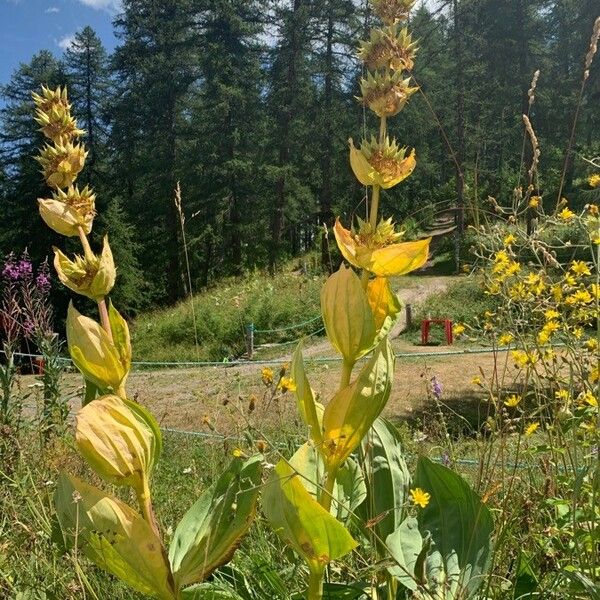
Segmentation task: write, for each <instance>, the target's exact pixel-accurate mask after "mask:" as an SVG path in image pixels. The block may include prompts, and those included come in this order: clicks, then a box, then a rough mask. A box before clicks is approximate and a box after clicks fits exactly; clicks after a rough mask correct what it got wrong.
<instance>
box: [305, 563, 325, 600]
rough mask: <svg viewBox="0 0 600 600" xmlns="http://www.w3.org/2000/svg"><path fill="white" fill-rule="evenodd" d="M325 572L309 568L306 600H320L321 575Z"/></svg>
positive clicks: (321, 591)
mask: <svg viewBox="0 0 600 600" xmlns="http://www.w3.org/2000/svg"><path fill="white" fill-rule="evenodd" d="M324 574H325V571H324V570H323V569H322V568H316V567H315V568H313V567H311V568H310V576H309V579H308V596H307V600H321V599H322V598H323V575H324Z"/></svg>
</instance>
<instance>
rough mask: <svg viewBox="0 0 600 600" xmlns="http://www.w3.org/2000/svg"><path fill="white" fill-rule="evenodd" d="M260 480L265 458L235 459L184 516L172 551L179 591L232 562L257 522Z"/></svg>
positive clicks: (170, 556) (176, 532) (174, 537)
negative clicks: (243, 540) (247, 533)
mask: <svg viewBox="0 0 600 600" xmlns="http://www.w3.org/2000/svg"><path fill="white" fill-rule="evenodd" d="M261 476H262V456H260V455H257V456H253V457H252V458H249V459H248V460H246V461H243V460H242V459H240V458H235V459H234V460H233V462H232V463H231V465H230V466H229V468H228V469H227V470H226V471H225V472H224V473H223V474H222V475H221V476H220V477H219V479H218V480H217V481H216V482H215V483H214V484H213V485H212V486H211V487H210V488H209V489H208V490H206V491H205V492H204V493H203V494H202V496H200V498H199V500H198V501H197V502H196V503H195V504H194V505H193V506H192V507H191V508H190V509H189V510H188V512H187V513H186V514H185V515H184V517H183V519H182V520H181V522H180V523H179V525H178V526H177V529H176V530H175V534H174V536H173V541H172V542H171V545H170V547H169V561H170V563H171V568H172V569H173V574H174V577H175V582H176V585H177V587H178V588H181V587H182V586H185V585H190V584H192V583H197V582H200V581H204V580H205V579H206V578H207V577H208V576H209V575H210V574H211V573H212V572H213V571H214V570H215V569H216V568H217V567H219V566H221V565H223V564H225V563H226V562H228V561H229V560H230V559H231V557H232V556H233V553H234V552H235V550H236V548H237V547H238V545H239V541H240V538H241V537H242V536H243V535H244V534H245V533H246V531H247V530H248V528H249V527H250V524H251V523H252V520H253V519H254V514H255V510H256V501H257V499H258V492H259V489H260V483H261Z"/></svg>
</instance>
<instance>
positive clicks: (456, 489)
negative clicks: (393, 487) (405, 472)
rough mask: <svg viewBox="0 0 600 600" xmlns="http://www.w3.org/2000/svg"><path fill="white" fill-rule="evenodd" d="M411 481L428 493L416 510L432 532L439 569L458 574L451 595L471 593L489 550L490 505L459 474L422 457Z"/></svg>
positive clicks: (423, 526)
mask: <svg viewBox="0 0 600 600" xmlns="http://www.w3.org/2000/svg"><path fill="white" fill-rule="evenodd" d="M414 485H415V486H417V487H420V488H421V489H423V490H424V491H426V492H428V493H429V494H430V495H431V499H430V501H429V504H428V505H427V506H426V507H425V508H424V509H422V510H420V511H419V516H418V519H419V529H420V530H421V532H423V533H424V532H426V531H428V532H430V534H431V538H432V541H433V543H434V544H435V548H434V549H435V550H436V551H437V552H439V554H440V556H441V561H442V563H443V565H442V566H443V569H442V567H438V570H443V571H444V572H445V577H446V578H448V577H452V576H456V577H457V578H458V580H457V585H456V592H455V595H454V596H451V597H452V598H456V597H458V598H460V599H461V600H466V599H467V598H472V597H474V596H475V594H476V593H477V589H478V588H479V586H480V585H481V584H482V583H483V579H484V577H485V574H486V571H487V568H488V564H489V559H490V554H491V550H492V542H491V535H492V530H493V522H492V516H491V513H490V511H489V509H488V508H487V506H486V505H485V504H483V502H482V501H481V499H480V498H479V496H477V494H475V492H473V490H472V489H471V488H470V487H469V485H468V484H467V482H466V481H465V480H464V479H463V478H462V477H460V476H459V475H457V474H456V473H454V472H453V471H451V470H450V469H447V468H446V467H444V466H442V465H438V464H435V463H433V462H431V461H430V460H429V459H428V458H425V457H421V458H419V461H418V463H417V472H416V476H415V481H414ZM434 554H435V552H434V553H432V555H430V557H429V558H428V563H431V560H430V559H431V558H432V557H433V555H434ZM428 570H431V571H432V572H435V571H436V568H435V567H434V566H433V565H430V566H429V569H428ZM456 573H458V574H457V575H455V574H456ZM453 593H454V592H453ZM456 594H457V595H456Z"/></svg>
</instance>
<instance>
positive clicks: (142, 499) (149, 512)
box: [136, 477, 161, 540]
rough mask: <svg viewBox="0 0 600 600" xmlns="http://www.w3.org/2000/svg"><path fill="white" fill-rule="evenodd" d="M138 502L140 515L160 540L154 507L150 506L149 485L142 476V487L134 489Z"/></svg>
mask: <svg viewBox="0 0 600 600" xmlns="http://www.w3.org/2000/svg"><path fill="white" fill-rule="evenodd" d="M136 495H137V500H138V504H139V505H140V510H141V512H142V516H143V517H144V520H146V521H147V522H148V524H149V525H150V527H151V528H152V531H153V532H154V534H155V535H156V537H157V538H158V539H159V540H160V539H161V537H160V530H159V528H158V522H157V521H156V516H155V515H154V508H153V507H152V498H151V495H150V486H149V484H148V480H147V479H146V478H145V477H144V481H143V487H142V489H141V490H136Z"/></svg>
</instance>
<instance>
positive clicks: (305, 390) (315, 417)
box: [290, 343, 323, 445]
mask: <svg viewBox="0 0 600 600" xmlns="http://www.w3.org/2000/svg"><path fill="white" fill-rule="evenodd" d="M290 375H291V377H292V380H293V381H294V384H295V385H296V391H295V394H296V403H297V405H298V411H299V412H300V416H301V417H302V420H303V421H304V422H305V423H306V425H307V426H308V427H309V428H310V436H311V439H312V440H314V442H315V444H317V445H319V444H320V443H321V441H322V439H323V434H322V432H321V422H322V419H323V405H322V404H320V403H318V402H316V401H315V397H314V394H313V391H312V389H311V387H310V383H309V382H308V378H307V377H306V372H305V370H304V360H303V358H302V343H300V344H298V347H297V348H296V351H295V352H294V355H293V357H292V367H291V371H290Z"/></svg>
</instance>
